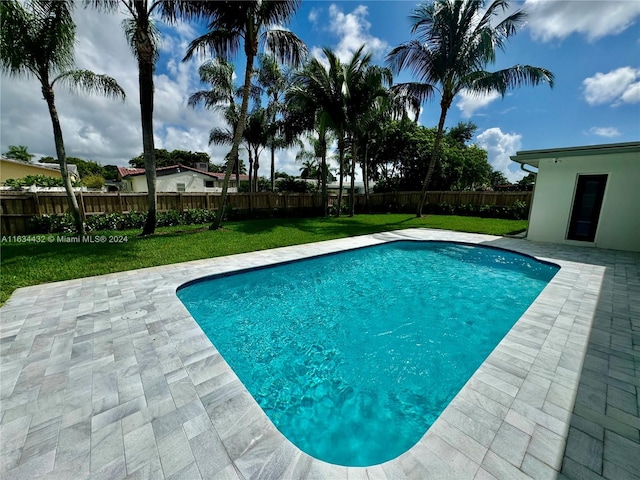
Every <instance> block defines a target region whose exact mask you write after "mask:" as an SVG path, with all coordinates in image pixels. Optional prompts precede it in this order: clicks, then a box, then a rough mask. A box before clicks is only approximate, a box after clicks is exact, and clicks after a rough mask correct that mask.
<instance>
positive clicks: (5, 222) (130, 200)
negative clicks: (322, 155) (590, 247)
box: [0, 191, 531, 235]
mask: <svg viewBox="0 0 640 480" xmlns="http://www.w3.org/2000/svg"><path fill="white" fill-rule="evenodd" d="M76 198H77V200H78V205H79V207H80V211H81V213H82V214H83V215H84V216H85V217H88V216H91V215H97V214H104V213H129V212H145V211H146V210H147V194H146V193H124V192H109V193H106V192H78V193H76ZM419 199H420V192H398V193H375V194H371V195H370V203H371V206H372V209H373V210H374V211H380V210H381V209H385V208H386V207H387V206H389V205H396V206H403V207H405V208H415V206H417V204H418V201H419ZM518 200H520V201H523V202H525V203H527V204H529V202H530V201H531V192H428V194H427V202H429V203H448V204H451V205H465V204H470V205H475V206H480V205H498V206H509V205H513V204H514V203H515V202H516V201H518ZM343 202H344V203H346V202H348V196H347V195H346V193H345V195H344V196H343ZM336 203H337V196H336V195H333V194H332V195H330V197H329V204H330V205H335V204H336ZM355 203H356V206H358V207H364V205H365V204H366V201H365V196H364V195H363V194H358V195H356V197H355ZM157 205H158V211H169V210H177V211H180V212H182V211H185V210H190V209H206V210H217V209H218V207H219V206H220V195H219V194H217V193H164V192H163V193H159V194H158V204H157ZM228 205H229V207H230V208H231V209H233V210H242V211H247V212H251V211H261V212H270V213H272V214H274V215H277V214H278V212H282V211H284V212H291V211H295V210H301V209H305V210H307V211H309V212H312V211H314V210H316V211H317V213H318V214H321V213H322V196H321V195H320V194H319V193H270V192H260V193H251V194H250V193H231V194H229V196H228ZM68 210H69V206H68V204H67V197H66V194H65V193H64V192H14V191H2V192H0V215H1V216H2V225H1V234H2V235H24V234H26V233H28V222H29V219H30V218H32V217H36V216H41V215H60V214H63V213H66V212H68Z"/></svg>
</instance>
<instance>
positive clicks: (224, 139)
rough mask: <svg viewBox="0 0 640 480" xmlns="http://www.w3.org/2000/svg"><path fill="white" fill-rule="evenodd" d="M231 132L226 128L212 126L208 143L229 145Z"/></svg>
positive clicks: (231, 140)
mask: <svg viewBox="0 0 640 480" xmlns="http://www.w3.org/2000/svg"><path fill="white" fill-rule="evenodd" d="M232 143H233V132H232V131H231V130H229V129H228V128H220V127H216V128H212V129H211V131H210V132H209V145H231V144H232Z"/></svg>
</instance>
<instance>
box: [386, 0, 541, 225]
mask: <svg viewBox="0 0 640 480" xmlns="http://www.w3.org/2000/svg"><path fill="white" fill-rule="evenodd" d="M485 4H486V2H485V1H479V0H435V1H434V2H432V3H428V4H424V5H419V6H418V7H417V8H416V9H415V10H414V11H413V13H412V15H411V17H410V18H411V20H412V22H413V25H412V28H411V32H412V33H415V34H416V36H417V38H416V39H414V40H411V41H409V42H406V43H403V44H401V45H399V46H397V47H395V48H394V49H393V50H391V52H389V54H388V55H387V61H388V62H389V64H390V65H391V67H392V69H393V71H394V72H399V71H400V70H403V69H409V70H411V71H412V72H413V73H414V74H415V75H416V76H417V77H418V80H419V82H414V83H407V84H404V86H403V88H405V89H406V90H408V91H409V90H412V89H415V88H418V89H420V92H419V95H420V96H421V97H422V98H423V99H427V98H429V97H431V96H432V95H433V94H434V92H436V91H437V92H439V94H440V96H441V99H440V119H439V120H438V129H437V134H436V138H435V142H434V147H433V151H432V153H431V159H430V162H429V167H428V169H427V174H426V176H425V179H424V182H423V184H422V194H421V196H420V202H419V204H418V209H417V212H416V213H417V216H422V208H423V206H424V203H425V200H426V196H427V188H428V186H429V181H430V180H431V176H432V174H433V170H434V168H435V165H436V162H437V160H438V157H439V154H440V145H441V142H442V137H443V135H444V123H445V119H446V116H447V112H448V111H449V108H450V107H451V104H452V102H453V100H454V98H455V96H456V95H457V94H458V93H460V92H461V91H462V90H465V89H466V90H469V91H471V92H476V93H480V94H482V93H491V92H497V93H499V94H501V95H502V96H504V95H505V94H506V92H507V91H508V90H509V89H512V88H515V87H519V86H521V85H533V86H535V85H538V84H540V83H548V84H549V86H551V87H552V86H553V74H552V73H551V72H550V71H548V70H545V69H544V68H540V67H533V66H530V65H514V66H512V67H509V68H506V69H503V70H498V71H495V72H490V71H487V70H486V68H487V66H488V65H490V64H493V63H494V62H495V60H496V51H497V50H504V48H505V46H506V43H507V40H508V39H509V38H511V37H512V36H513V35H514V34H515V33H516V32H517V31H518V28H519V27H520V26H521V25H522V24H523V22H524V19H525V12H524V11H522V10H518V11H516V12H514V13H512V14H510V15H507V16H506V17H505V18H503V19H498V20H497V23H495V24H494V22H496V19H497V17H499V16H501V15H505V14H506V11H507V10H508V8H509V3H508V1H507V0H493V1H491V2H490V4H489V5H488V6H487V7H486V8H485Z"/></svg>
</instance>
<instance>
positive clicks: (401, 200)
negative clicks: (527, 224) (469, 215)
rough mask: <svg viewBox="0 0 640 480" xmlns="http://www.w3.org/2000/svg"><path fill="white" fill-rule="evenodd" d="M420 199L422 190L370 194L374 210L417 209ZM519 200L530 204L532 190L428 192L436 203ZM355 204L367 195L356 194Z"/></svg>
mask: <svg viewBox="0 0 640 480" xmlns="http://www.w3.org/2000/svg"><path fill="white" fill-rule="evenodd" d="M419 201H420V192H390V193H373V194H371V195H369V203H370V205H371V207H372V209H374V210H380V207H386V206H389V205H395V206H404V207H405V208H412V209H415V208H417V206H418V202H419ZM517 201H521V202H524V203H526V204H527V205H529V204H530V203H531V192H473V191H461V192H448V191H447V192H427V203H435V204H441V203H448V204H449V205H473V206H475V207H479V206H481V205H495V206H499V207H508V206H510V205H513V204H514V203H516V202H517ZM355 204H356V206H364V205H365V204H366V199H365V196H364V195H356V199H355ZM412 211H413V210H412Z"/></svg>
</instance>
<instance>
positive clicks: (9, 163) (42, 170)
mask: <svg viewBox="0 0 640 480" xmlns="http://www.w3.org/2000/svg"><path fill="white" fill-rule="evenodd" d="M67 167H68V169H69V175H70V176H71V181H73V182H77V181H78V180H79V179H80V176H79V175H78V167H77V166H76V165H67ZM28 175H44V176H45V177H53V178H62V174H61V173H60V165H58V164H55V163H27V162H21V161H20V160H13V159H11V158H0V183H2V184H3V185H4V182H5V181H6V180H8V179H10V178H12V179H14V180H17V179H19V178H24V177H26V176H28Z"/></svg>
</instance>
